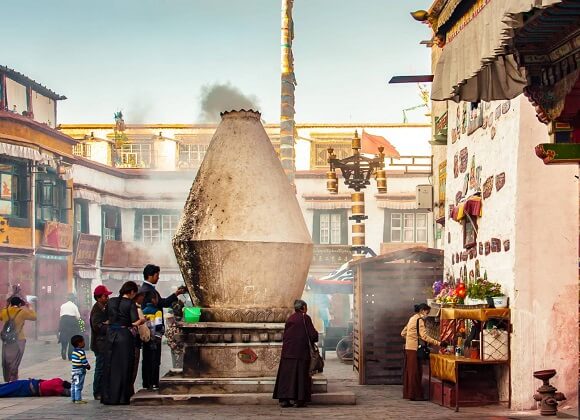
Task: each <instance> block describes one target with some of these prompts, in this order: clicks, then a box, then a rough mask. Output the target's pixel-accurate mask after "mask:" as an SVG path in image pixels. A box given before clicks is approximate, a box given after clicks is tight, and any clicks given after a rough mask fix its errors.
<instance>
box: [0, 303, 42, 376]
mask: <svg viewBox="0 0 580 420" xmlns="http://www.w3.org/2000/svg"><path fill="white" fill-rule="evenodd" d="M8 304H9V306H8V307H7V308H4V309H2V311H1V312H0V321H2V322H4V323H11V324H12V325H11V327H12V328H11V329H13V330H14V332H15V333H16V334H15V336H13V335H12V334H9V335H10V336H7V337H5V338H4V339H3V340H2V372H3V374H4V382H11V381H16V380H17V379H18V367H19V366H20V362H21V361H22V356H23V355H24V349H25V348H26V337H25V336H24V323H25V321H36V312H34V310H33V309H31V308H30V305H29V304H28V303H25V302H24V301H23V300H22V299H21V298H19V297H18V296H13V297H11V298H10V299H9V300H8ZM5 327H6V325H4V327H3V328H5Z"/></svg>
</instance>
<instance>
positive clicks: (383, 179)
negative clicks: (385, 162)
mask: <svg viewBox="0 0 580 420" xmlns="http://www.w3.org/2000/svg"><path fill="white" fill-rule="evenodd" d="M376 181H377V190H378V191H379V194H386V193H387V172H386V171H385V170H384V169H379V170H377V172H376Z"/></svg>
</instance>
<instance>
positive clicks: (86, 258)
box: [74, 233, 101, 266]
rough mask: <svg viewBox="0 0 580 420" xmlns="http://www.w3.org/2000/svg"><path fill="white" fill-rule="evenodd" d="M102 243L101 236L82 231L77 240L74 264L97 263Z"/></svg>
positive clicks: (92, 264) (91, 264)
mask: <svg viewBox="0 0 580 420" xmlns="http://www.w3.org/2000/svg"><path fill="white" fill-rule="evenodd" d="M100 244H101V237H100V236H97V235H87V234H86V233H80V234H79V239H78V241H77V249H76V250H75V258H74V264H75V265H90V266H94V265H95V264H96V263H97V254H98V252H99V245H100Z"/></svg>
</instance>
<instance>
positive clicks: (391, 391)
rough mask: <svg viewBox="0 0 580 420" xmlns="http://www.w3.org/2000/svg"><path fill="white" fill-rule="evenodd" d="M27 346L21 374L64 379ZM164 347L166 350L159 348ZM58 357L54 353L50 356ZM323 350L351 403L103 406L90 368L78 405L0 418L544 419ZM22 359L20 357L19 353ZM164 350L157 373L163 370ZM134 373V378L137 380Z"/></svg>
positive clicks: (335, 384)
mask: <svg viewBox="0 0 580 420" xmlns="http://www.w3.org/2000/svg"><path fill="white" fill-rule="evenodd" d="M28 350H30V355H29V356H28V359H27V360H28V363H27V365H26V366H23V367H22V368H21V374H20V376H21V377H22V378H26V377H35V378H52V377H55V376H58V377H62V378H63V379H64V378H68V377H69V376H70V367H69V362H68V361H64V360H62V359H61V358H60V356H59V351H58V347H57V346H56V343H49V344H45V343H44V342H34V340H31V341H30V342H29V343H28V345H27V351H28ZM164 350H166V349H165V348H164ZM33 354H37V355H42V357H40V356H37V357H40V362H38V363H34V360H32V355H33ZM87 355H88V357H89V361H90V362H91V363H94V360H93V355H92V353H91V352H90V351H89V352H87ZM51 356H58V357H51ZM332 356H333V355H331V354H327V357H328V360H327V364H326V368H325V374H326V376H327V378H328V381H329V389H331V388H332V389H333V390H340V389H342V390H349V391H352V392H354V393H355V394H356V397H357V405H355V406H315V405H312V406H309V407H307V408H303V409H297V408H286V409H282V408H278V407H277V406H259V405H256V406H251V405H244V406H221V405H209V404H204V405H194V406H162V407H159V408H160V409H161V410H156V409H155V407H136V406H115V407H111V406H103V405H101V404H100V403H99V402H98V401H93V400H92V398H91V397H92V392H91V390H92V371H90V372H89V373H88V375H87V380H86V382H85V390H84V392H83V396H85V398H86V399H87V400H89V404H87V405H84V406H79V405H74V404H72V403H71V402H70V400H69V399H68V398H60V397H44V398H42V397H37V398H5V399H1V400H0V419H4V418H10V419H72V418H77V419H88V418H99V419H108V418H119V417H123V418H124V419H139V420H144V419H149V418H159V419H165V418H167V419H182V418H183V419H185V418H191V417H195V418H201V419H221V418H227V417H235V418H236V420H237V419H270V418H277V417H285V418H290V419H294V418H303V417H305V416H308V417H314V418H321V419H423V420H426V419H467V418H469V419H498V420H499V419H518V418H526V419H536V418H538V419H539V418H545V417H540V416H538V415H537V412H520V413H518V412H510V411H508V410H507V409H506V408H503V407H501V406H490V407H482V408H462V409H461V410H460V412H459V413H455V412H454V411H452V410H449V409H447V408H443V407H440V406H438V405H435V404H432V403H429V402H409V401H406V400H403V399H402V398H401V393H402V390H401V386H378V385H377V386H359V385H356V381H355V377H354V374H353V371H352V366H350V365H345V364H342V363H340V362H339V361H338V360H336V358H335V357H332ZM25 359H26V356H25ZM170 359H171V357H170V354H169V352H168V351H164V354H163V363H162V372H165V371H167V370H168V369H169V367H170V366H169V364H170ZM139 378H140V376H139V377H138V379H137V383H140V379H139ZM559 418H577V417H576V411H573V412H572V413H570V410H566V412H561V414H560V416H559Z"/></svg>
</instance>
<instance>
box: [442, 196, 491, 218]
mask: <svg viewBox="0 0 580 420" xmlns="http://www.w3.org/2000/svg"><path fill="white" fill-rule="evenodd" d="M482 215H483V202H482V201H481V197H480V196H479V195H478V194H475V195H472V196H470V197H468V198H466V199H465V200H462V201H461V202H460V203H459V204H458V205H457V206H455V207H453V209H452V212H451V216H450V217H451V219H452V220H455V221H456V222H459V221H461V220H463V218H464V217H466V216H469V217H468V218H472V219H476V218H478V217H481V216H482Z"/></svg>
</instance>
